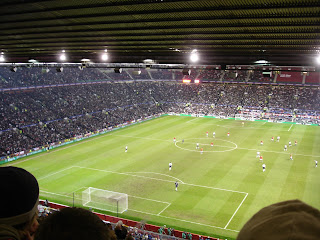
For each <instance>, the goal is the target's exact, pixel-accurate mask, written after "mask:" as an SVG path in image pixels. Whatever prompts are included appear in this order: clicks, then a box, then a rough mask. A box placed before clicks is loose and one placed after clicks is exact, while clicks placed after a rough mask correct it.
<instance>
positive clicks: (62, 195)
mask: <svg viewBox="0 0 320 240" xmlns="http://www.w3.org/2000/svg"><path fill="white" fill-rule="evenodd" d="M41 192H44V193H49V194H52V195H57V196H61V197H68V198H73V196H68V195H65V194H59V193H53V192H47V191H43V190H41V189H40V193H41Z"/></svg>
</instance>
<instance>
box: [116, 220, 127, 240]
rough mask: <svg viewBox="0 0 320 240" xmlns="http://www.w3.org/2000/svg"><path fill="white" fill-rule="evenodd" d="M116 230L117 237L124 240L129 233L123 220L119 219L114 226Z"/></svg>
mask: <svg viewBox="0 0 320 240" xmlns="http://www.w3.org/2000/svg"><path fill="white" fill-rule="evenodd" d="M114 232H115V233H116V235H117V239H118V240H122V239H125V238H126V236H127V233H128V230H127V228H126V227H125V226H124V225H123V222H122V221H118V222H117V224H116V226H115V228H114Z"/></svg>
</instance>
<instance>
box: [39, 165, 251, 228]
mask: <svg viewBox="0 0 320 240" xmlns="http://www.w3.org/2000/svg"><path fill="white" fill-rule="evenodd" d="M72 168H81V169H88V170H93V171H102V172H106V173H113V174H122V175H129V176H131V177H142V178H148V179H152V180H157V181H165V182H174V181H172V180H165V179H158V178H154V177H146V176H139V175H136V174H132V173H121V172H115V171H108V170H102V169H95V168H86V167H80V166H71V167H68V168H65V169H62V170H60V171H57V172H55V173H50V174H49V175H47V176H45V177H42V178H41V179H45V178H50V177H51V176H53V175H55V174H61V173H62V172H63V171H68V170H70V169H72ZM183 184H184V185H187V186H192V187H200V188H207V189H213V190H219V191H227V192H233V193H239V194H244V197H243V199H242V201H241V202H240V204H239V205H238V207H237V209H236V210H235V211H234V213H233V214H232V216H231V217H230V219H229V220H228V222H227V223H226V225H225V226H224V227H218V226H212V225H208V224H203V223H199V222H194V221H189V220H186V219H180V218H174V217H168V216H164V215H162V213H163V212H164V211H165V210H167V209H168V208H169V207H170V206H171V203H170V202H165V201H159V200H155V199H148V198H143V197H138V196H133V195H128V196H129V197H132V198H138V199H142V200H146V201H153V202H157V203H161V204H165V206H164V207H163V208H161V210H160V211H159V212H158V213H152V212H146V211H140V210H137V209H131V208H128V211H133V212H139V213H142V214H146V215H152V216H158V217H163V218H168V219H172V220H177V221H181V222H187V223H191V224H197V225H201V226H206V227H212V228H217V229H223V230H228V231H233V232H238V231H237V230H233V229H228V228H227V227H228V225H229V224H230V222H231V221H232V220H233V218H234V216H235V215H236V213H237V212H238V210H239V209H240V207H241V206H242V204H243V202H244V201H245V200H246V198H247V196H248V193H247V192H241V191H235V190H230V189H223V188H215V187H209V186H203V185H197V184H191V183H185V182H183ZM84 188H87V187H80V188H77V190H76V192H79V191H80V189H84ZM41 192H43V193H48V194H52V195H56V196H61V197H67V198H72V196H68V195H64V194H58V193H53V192H47V191H42V190H41ZM89 207H90V206H89ZM94 208H96V209H99V210H104V211H108V210H106V209H100V208H97V207H94Z"/></svg>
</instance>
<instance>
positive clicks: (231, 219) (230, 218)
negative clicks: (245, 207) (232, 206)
mask: <svg viewBox="0 0 320 240" xmlns="http://www.w3.org/2000/svg"><path fill="white" fill-rule="evenodd" d="M247 196H248V193H247V194H246V196H244V198H243V200H242V202H241V203H240V205H239V207H238V208H237V209H236V211H235V212H234V213H233V215H232V217H231V218H230V220H229V222H228V223H227V225H226V226H225V227H224V229H226V228H227V227H228V225H229V223H230V222H231V220H232V218H233V217H234V215H236V213H237V212H238V210H239V208H240V207H241V205H242V203H243V202H244V200H245V199H246V198H247Z"/></svg>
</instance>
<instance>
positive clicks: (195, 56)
mask: <svg viewBox="0 0 320 240" xmlns="http://www.w3.org/2000/svg"><path fill="white" fill-rule="evenodd" d="M198 60H199V55H198V52H197V49H194V50H192V52H191V55H190V61H191V62H197V61H198Z"/></svg>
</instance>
